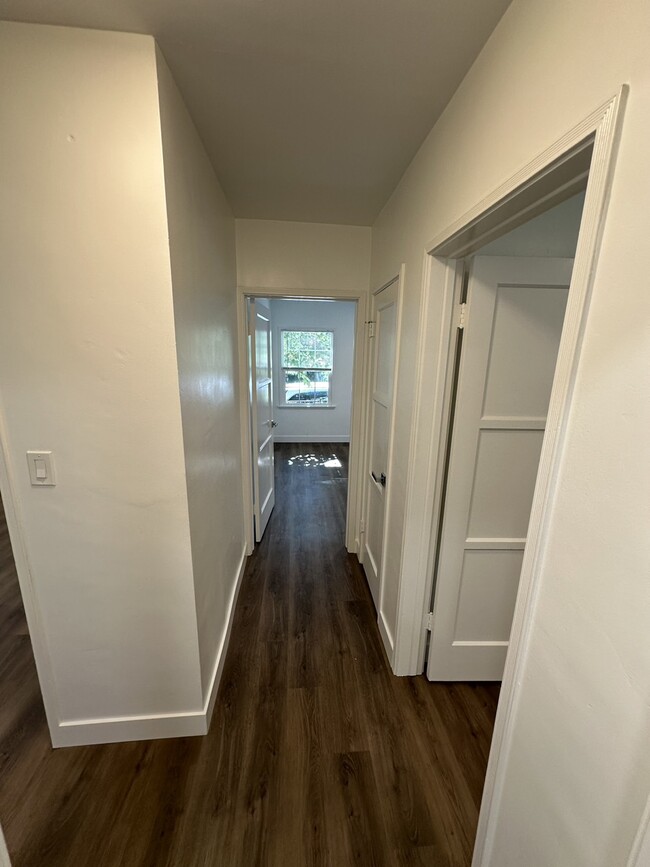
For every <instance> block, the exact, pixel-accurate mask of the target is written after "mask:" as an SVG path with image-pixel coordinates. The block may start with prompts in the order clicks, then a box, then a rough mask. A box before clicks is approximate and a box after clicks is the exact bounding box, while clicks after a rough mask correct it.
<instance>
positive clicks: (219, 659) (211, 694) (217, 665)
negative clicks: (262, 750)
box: [203, 547, 247, 733]
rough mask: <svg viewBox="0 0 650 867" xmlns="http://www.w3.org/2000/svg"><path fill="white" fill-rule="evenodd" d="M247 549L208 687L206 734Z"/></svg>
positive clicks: (232, 594)
mask: <svg viewBox="0 0 650 867" xmlns="http://www.w3.org/2000/svg"><path fill="white" fill-rule="evenodd" d="M246 559H247V554H246V548H245V547H244V549H243V550H242V553H241V558H240V560H239V567H238V569H237V578H236V579H235V586H234V587H233V588H232V593H231V594H230V602H229V603H228V617H227V619H226V628H225V630H224V633H223V637H222V639H221V644H220V645H219V650H218V651H217V658H216V659H215V662H214V668H213V669H212V677H211V678H210V685H209V687H208V692H207V696H205V701H204V706H203V713H204V714H205V721H206V728H205V730H206V733H207V732H208V731H209V730H210V723H211V721H212V711H213V710H214V703H215V701H216V700H217V692H218V691H219V683H220V681H221V675H222V673H223V667H224V664H225V662H226V654H227V653H228V644H229V643H230V634H231V632H232V625H233V622H234V620H235V609H236V607H237V599H238V598H239V591H240V589H241V583H242V579H243V577H244V573H245V572H246Z"/></svg>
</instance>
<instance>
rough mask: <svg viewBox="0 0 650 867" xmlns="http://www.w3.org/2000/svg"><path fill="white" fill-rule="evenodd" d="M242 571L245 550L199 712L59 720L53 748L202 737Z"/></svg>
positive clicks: (213, 702) (223, 653)
mask: <svg viewBox="0 0 650 867" xmlns="http://www.w3.org/2000/svg"><path fill="white" fill-rule="evenodd" d="M245 571H246V550H245V549H244V550H243V551H242V555H241V559H240V562H239V566H238V568H237V577H236V579H235V584H234V587H233V590H232V593H231V596H230V603H229V606H228V616H227V620H226V628H225V629H224V633H223V637H222V639H221V643H220V645H219V649H218V651H217V656H216V659H215V663H214V667H213V670H212V675H211V677H210V683H209V687H208V689H207V693H206V696H205V701H204V703H203V707H202V708H201V709H200V710H195V711H186V712H181V713H168V714H150V715H142V716H124V717H105V718H98V719H82V720H63V721H61V722H59V723H58V725H57V726H56V728H55V730H54V731H53V732H52V745H53V746H54V747H76V746H87V745H89V744H112V743H119V742H121V741H139V740H155V739H157V738H182V737H191V736H194V735H206V734H207V733H208V730H209V728H210V721H211V719H212V712H213V710H214V705H215V702H216V698H217V693H218V690H219V682H220V680H221V674H222V672H223V667H224V664H225V661H226V654H227V652H228V643H229V641H230V634H231V632H232V625H233V621H234V615H235V608H236V605H237V597H238V596H239V590H240V587H241V583H242V578H243V577H244V572H245Z"/></svg>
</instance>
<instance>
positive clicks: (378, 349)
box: [362, 280, 399, 610]
mask: <svg viewBox="0 0 650 867" xmlns="http://www.w3.org/2000/svg"><path fill="white" fill-rule="evenodd" d="M398 292H399V282H398V280H394V281H393V282H392V283H390V284H389V285H388V286H386V287H385V288H384V289H382V290H381V291H380V292H377V293H375V294H374V295H373V297H372V308H371V316H370V319H371V323H370V325H371V328H372V332H371V338H370V340H371V352H370V371H371V376H370V406H369V419H368V422H369V426H368V432H369V438H368V444H369V459H368V476H367V479H366V485H367V490H366V509H365V535H364V544H363V551H362V554H363V556H362V562H363V568H364V569H365V572H366V576H367V578H368V585H369V586H370V591H371V593H372V598H373V599H374V602H375V606H376V608H377V610H379V608H380V578H381V563H382V556H383V548H384V516H385V511H386V489H387V486H388V485H389V484H390V481H389V479H388V450H389V437H390V428H391V422H392V410H393V384H394V377H395V348H396V342H397V302H398Z"/></svg>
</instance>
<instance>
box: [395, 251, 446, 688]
mask: <svg viewBox="0 0 650 867" xmlns="http://www.w3.org/2000/svg"><path fill="white" fill-rule="evenodd" d="M424 256H425V263H424V272H423V280H424V287H425V291H424V292H423V293H422V301H421V309H420V320H419V321H420V329H421V330H420V335H419V336H418V355H417V362H416V386H415V387H416V392H415V394H416V403H415V411H414V418H413V424H412V426H411V441H410V445H409V454H410V455H411V456H414V455H424V456H425V457H424V460H420V459H419V458H418V459H417V460H416V459H413V457H412V459H411V460H410V461H409V467H408V478H407V487H406V490H407V505H406V518H405V521H404V539H403V546H402V563H401V566H400V573H401V575H407V574H408V575H409V576H411V578H410V580H408V581H404V580H402V581H401V582H400V588H399V598H398V613H397V619H396V630H395V631H396V638H395V658H394V660H393V671H394V673H395V674H398V675H409V674H420V673H421V672H422V671H423V670H424V653H425V646H426V630H425V629H424V628H423V626H422V612H423V610H424V608H425V607H426V610H427V611H428V610H429V608H430V599H431V585H432V575H433V557H434V550H433V544H432V543H433V541H434V540H435V532H436V527H437V524H438V515H439V510H440V507H441V498H442V483H441V482H442V474H441V472H440V468H441V465H442V459H443V456H444V443H445V433H446V409H447V398H448V391H449V380H450V376H451V372H452V371H451V358H450V348H451V337H452V322H453V316H454V307H455V304H454V301H455V293H456V291H457V286H458V284H459V282H460V281H461V280H462V271H463V268H462V264H461V263H458V264H457V265H456V267H455V268H454V269H452V268H448V269H445V270H443V268H442V266H441V265H440V263H439V262H438V261H437V260H435V259H433V257H432V256H430V255H429V254H428V253H426V252H425V253H424ZM436 280H439V281H444V289H443V291H442V293H441V295H440V302H441V303H440V304H439V305H437V306H436V305H435V304H434V303H433V299H434V297H435V296H434V292H433V289H432V288H431V287H432V286H433V285H434V282H435V281H436ZM424 323H429V325H430V330H429V331H428V332H425V333H423V331H422V329H423V328H424ZM436 323H437V325H438V331H439V342H438V346H437V348H436V347H435V346H433V345H432V342H433V341H432V340H431V337H432V335H435V334H436ZM426 333H428V337H427V338H426V339H425V334H426ZM432 370H435V371H436V374H435V376H436V378H435V381H434V383H433V384H432V383H431V371H432ZM432 385H433V387H431V386H432ZM428 394H430V395H431V398H432V400H431V401H428V400H426V399H425V398H426V396H427V395H428ZM423 482H424V485H425V491H424V496H422V495H421V493H420V490H419V486H420V485H421V484H422V483H423ZM425 600H426V601H425Z"/></svg>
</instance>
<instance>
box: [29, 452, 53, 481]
mask: <svg viewBox="0 0 650 867" xmlns="http://www.w3.org/2000/svg"><path fill="white" fill-rule="evenodd" d="M27 466H28V467H29V478H30V481H31V483H32V485H36V487H38V488H43V487H48V486H50V487H51V486H52V485H56V477H55V474H54V460H53V458H52V452H48V451H38V452H32V451H30V452H27Z"/></svg>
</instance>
